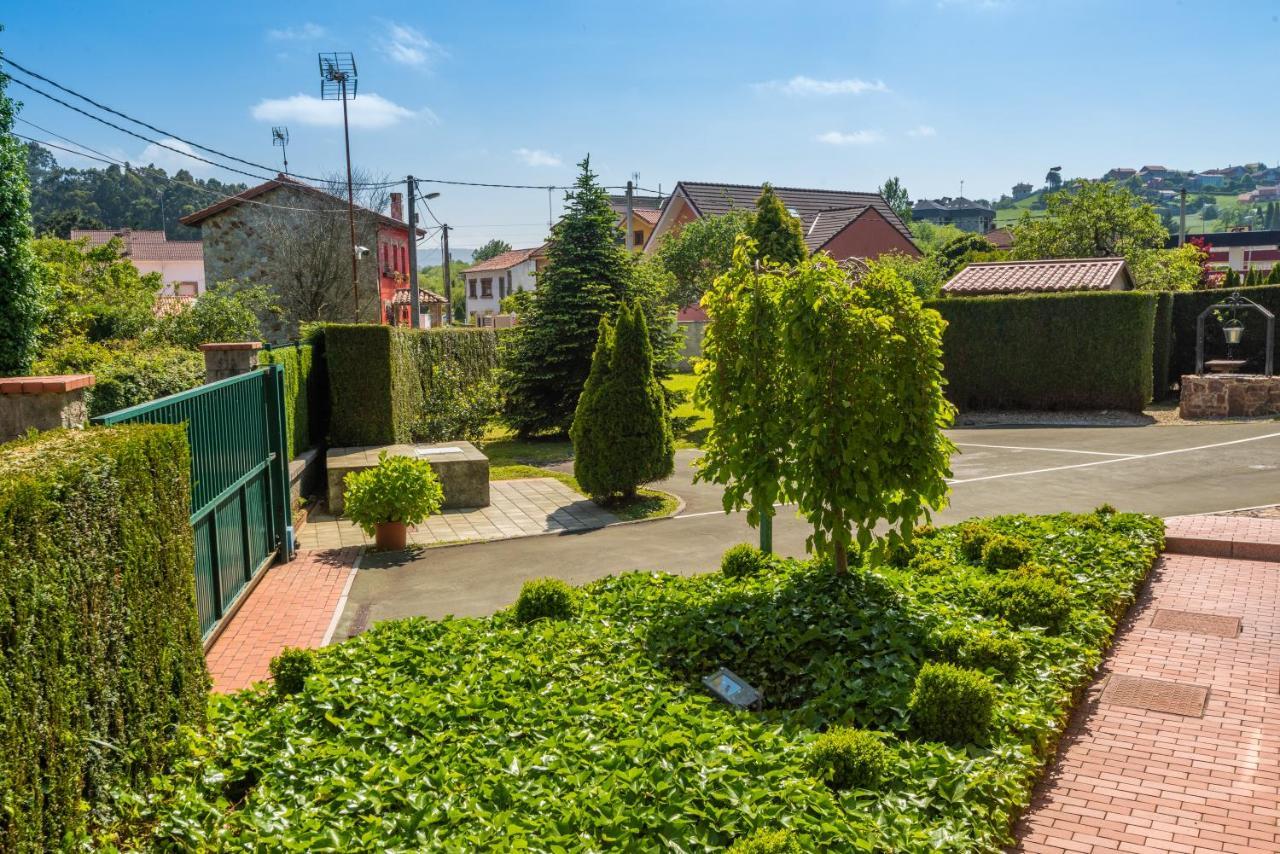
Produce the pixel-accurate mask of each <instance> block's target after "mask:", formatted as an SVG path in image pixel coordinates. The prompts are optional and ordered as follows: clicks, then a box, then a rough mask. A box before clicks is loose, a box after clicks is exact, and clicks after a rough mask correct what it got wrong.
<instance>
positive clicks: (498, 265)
mask: <svg viewBox="0 0 1280 854" xmlns="http://www.w3.org/2000/svg"><path fill="white" fill-rule="evenodd" d="M541 248H542V247H541V246H534V247H533V248H532V249H512V250H510V251H509V252H503V253H502V254H501V255H494V256H493V257H492V258H490V259H489V260H487V261H481V262H480V263H479V264H473V265H472V266H470V267H468V268H467V270H466V271H467V272H468V273H483V272H487V271H489V270H510V269H511V268H512V267H514V266H515V265H517V264H520V263H522V262H524V261H527V260H529V256H531V255H533V253H534V252H537V251H538V250H539V249H541Z"/></svg>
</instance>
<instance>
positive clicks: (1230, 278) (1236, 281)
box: [1222, 267, 1240, 289]
mask: <svg viewBox="0 0 1280 854" xmlns="http://www.w3.org/2000/svg"><path fill="white" fill-rule="evenodd" d="M1222 287H1224V288H1227V289H1230V288H1238V287H1240V275H1239V274H1238V273H1237V272H1236V271H1235V268H1234V267H1228V268H1227V275H1226V276H1225V277H1223V279H1222Z"/></svg>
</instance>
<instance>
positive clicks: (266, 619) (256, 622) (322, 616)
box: [205, 548, 360, 693]
mask: <svg viewBox="0 0 1280 854" xmlns="http://www.w3.org/2000/svg"><path fill="white" fill-rule="evenodd" d="M359 554H360V549H358V548H347V549H332V550H326V551H319V550H317V551H305V550H304V551H300V552H298V554H297V556H296V557H295V558H294V559H293V561H292V562H290V563H282V564H278V565H276V566H273V567H271V568H270V569H267V570H264V571H265V572H266V573H267V574H266V576H265V577H263V578H262V580H261V581H259V582H258V585H257V586H256V587H254V589H253V590H252V591H251V592H250V593H249V598H248V599H246V600H245V602H244V604H243V605H242V606H241V607H240V610H239V611H237V612H236V613H235V614H234V615H233V616H232V617H231V622H230V623H229V624H228V625H227V627H226V629H224V630H223V632H222V634H221V635H219V636H218V638H217V640H215V641H214V642H213V646H212V647H210V649H209V651H208V652H207V653H206V654H205V661H206V662H207V663H208V666H209V673H210V675H211V676H212V677H213V690H215V691H218V692H220V693H229V692H231V691H239V690H240V689H241V688H247V687H249V686H250V685H252V684H253V683H254V682H258V681H260V680H262V679H266V678H267V677H268V675H269V671H268V665H270V663H271V659H272V658H274V657H275V656H276V655H277V654H279V652H280V650H282V649H284V648H285V647H286V646H300V647H319V646H323V645H324V644H326V643H327V642H328V640H329V637H328V635H329V630H330V626H331V625H332V624H333V620H334V617H335V616H336V615H337V614H338V612H339V611H340V609H341V607H342V604H343V601H344V600H345V599H346V596H347V591H348V590H349V589H350V587H351V580H352V578H353V577H354V576H355V572H356V569H355V565H356V557H357V555H359Z"/></svg>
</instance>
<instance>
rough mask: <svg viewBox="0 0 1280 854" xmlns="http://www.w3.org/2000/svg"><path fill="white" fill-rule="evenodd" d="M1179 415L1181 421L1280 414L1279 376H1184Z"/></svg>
mask: <svg viewBox="0 0 1280 854" xmlns="http://www.w3.org/2000/svg"><path fill="white" fill-rule="evenodd" d="M1178 412H1179V414H1180V415H1181V416H1182V417H1183V418H1215V417H1216V418H1223V417H1226V416H1228V415H1234V416H1254V415H1280V377H1264V376H1261V375H1258V374H1205V375H1203V376H1201V375H1197V374H1185V375H1183V377H1182V396H1181V398H1180V399H1179V402H1178Z"/></svg>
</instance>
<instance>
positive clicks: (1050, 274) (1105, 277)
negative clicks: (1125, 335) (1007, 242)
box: [942, 258, 1132, 296]
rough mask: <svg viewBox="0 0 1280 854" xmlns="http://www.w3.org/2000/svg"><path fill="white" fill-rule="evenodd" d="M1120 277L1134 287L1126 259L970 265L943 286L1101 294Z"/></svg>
mask: <svg viewBox="0 0 1280 854" xmlns="http://www.w3.org/2000/svg"><path fill="white" fill-rule="evenodd" d="M1117 275H1122V276H1123V277H1124V279H1125V281H1126V282H1128V283H1129V284H1130V285H1132V278H1131V277H1130V276H1129V268H1128V267H1127V266H1126V265H1125V263H1124V259H1123V258H1051V259H1048V260H1044V261H997V262H992V263H987V264H970V265H969V266H968V267H965V268H964V269H963V270H961V271H960V272H959V273H957V274H956V275H955V276H954V277H953V278H952V279H951V281H949V282H947V283H946V284H945V285H943V286H942V291H943V293H947V294H955V295H957V296H970V295H977V294H1011V293H1056V292H1061V291H1102V290H1107V289H1109V288H1110V287H1111V283H1112V282H1114V281H1115V279H1116V276H1117Z"/></svg>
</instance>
